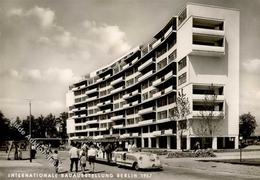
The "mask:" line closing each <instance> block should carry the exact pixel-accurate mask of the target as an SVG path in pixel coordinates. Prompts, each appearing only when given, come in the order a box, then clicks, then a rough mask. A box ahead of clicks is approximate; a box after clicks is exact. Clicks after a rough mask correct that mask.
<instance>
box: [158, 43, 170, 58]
mask: <svg viewBox="0 0 260 180" xmlns="http://www.w3.org/2000/svg"><path fill="white" fill-rule="evenodd" d="M166 51H167V46H165V47H163V48H162V49H161V50H158V51H157V52H156V57H157V58H158V57H160V56H161V55H163V54H164V53H166Z"/></svg>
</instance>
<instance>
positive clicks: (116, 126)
mask: <svg viewBox="0 0 260 180" xmlns="http://www.w3.org/2000/svg"><path fill="white" fill-rule="evenodd" d="M123 127H124V125H123V124H119V125H114V126H113V128H114V129H120V128H123Z"/></svg>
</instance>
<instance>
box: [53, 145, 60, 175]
mask: <svg viewBox="0 0 260 180" xmlns="http://www.w3.org/2000/svg"><path fill="white" fill-rule="evenodd" d="M52 159H53V160H54V167H55V172H56V173H58V172H59V157H58V151H57V150H55V151H54V154H53V155H52Z"/></svg>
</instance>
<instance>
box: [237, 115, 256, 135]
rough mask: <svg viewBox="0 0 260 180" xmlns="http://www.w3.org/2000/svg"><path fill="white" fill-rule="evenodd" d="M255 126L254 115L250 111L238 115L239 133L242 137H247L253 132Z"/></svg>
mask: <svg viewBox="0 0 260 180" xmlns="http://www.w3.org/2000/svg"><path fill="white" fill-rule="evenodd" d="M256 126H257V123H256V120H255V116H253V115H251V113H250V112H248V113H247V114H242V115H240V116H239V135H240V136H242V137H243V139H248V138H249V137H250V136H251V134H253V133H254V131H255V128H256Z"/></svg>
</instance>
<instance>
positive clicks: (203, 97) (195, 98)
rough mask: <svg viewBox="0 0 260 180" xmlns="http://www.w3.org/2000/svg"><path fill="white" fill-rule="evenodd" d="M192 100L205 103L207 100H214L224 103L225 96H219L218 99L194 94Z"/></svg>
mask: <svg viewBox="0 0 260 180" xmlns="http://www.w3.org/2000/svg"><path fill="white" fill-rule="evenodd" d="M192 99H193V100H194V101H205V100H206V99H207V101H210V100H212V101H213V100H214V101H224V100H225V97H224V95H217V96H216V98H214V97H213V95H210V94H209V95H205V94H193V95H192Z"/></svg>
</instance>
